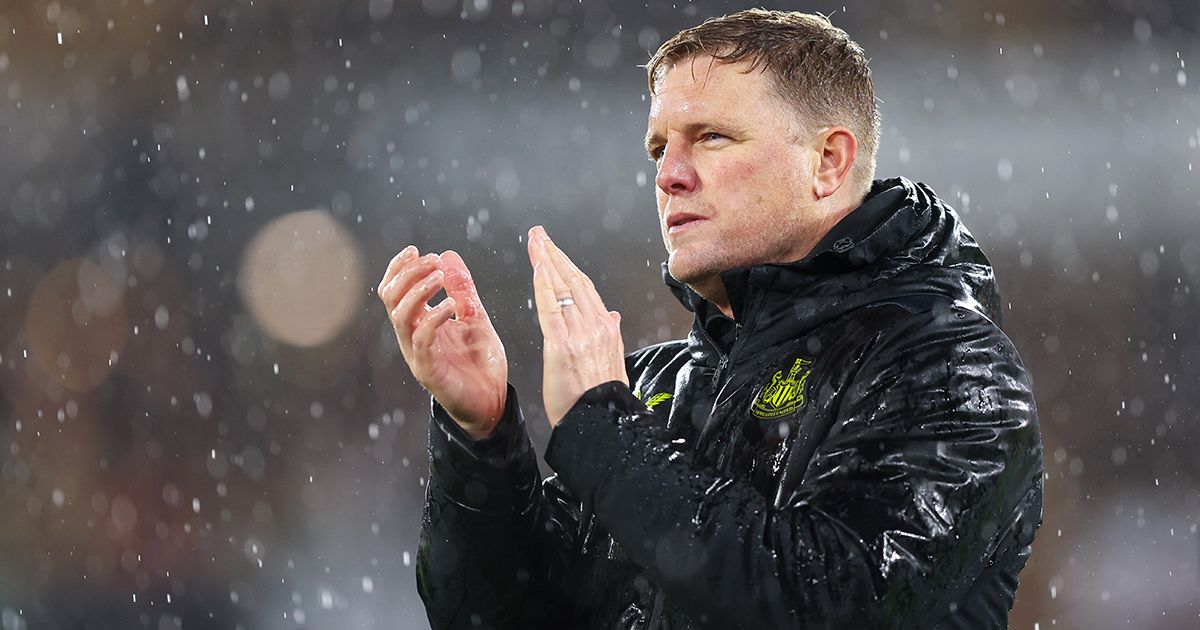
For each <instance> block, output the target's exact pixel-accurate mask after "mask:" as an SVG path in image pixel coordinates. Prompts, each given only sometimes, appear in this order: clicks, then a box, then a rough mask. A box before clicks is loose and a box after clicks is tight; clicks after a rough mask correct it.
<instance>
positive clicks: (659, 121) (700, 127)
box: [646, 55, 829, 287]
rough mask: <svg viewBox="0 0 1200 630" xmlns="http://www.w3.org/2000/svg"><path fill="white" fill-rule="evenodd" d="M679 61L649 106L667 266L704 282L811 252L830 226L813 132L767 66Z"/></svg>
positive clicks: (684, 277)
mask: <svg viewBox="0 0 1200 630" xmlns="http://www.w3.org/2000/svg"><path fill="white" fill-rule="evenodd" d="M748 68H749V64H748V63H746V62H740V63H736V64H729V63H723V62H720V61H716V60H714V59H713V58H712V57H711V56H708V55H699V56H697V57H694V58H692V59H686V60H683V61H680V62H676V63H675V65H674V66H672V67H670V68H669V69H668V70H667V72H666V75H665V76H663V78H662V79H661V80H660V82H659V85H658V86H657V90H656V91H657V93H656V95H655V97H654V99H653V100H652V101H651V104H650V119H649V122H648V125H647V126H648V129H647V134H646V135H647V150H648V152H649V153H650V156H651V158H652V159H654V160H655V163H656V165H657V167H658V176H657V177H656V178H655V184H656V190H655V193H656V197H657V201H658V220H659V225H660V227H661V229H662V236H663V243H664V244H665V245H666V247H667V253H668V270H669V271H670V272H671V275H672V276H674V277H675V278H676V279H677V280H679V281H681V282H684V283H687V284H689V285H692V286H693V287H696V286H697V285H704V284H706V283H711V282H714V281H715V280H714V279H716V278H717V277H718V276H717V274H720V273H721V272H723V271H727V270H729V269H736V268H739V267H747V266H750V265H754V264H761V263H767V262H791V261H794V260H798V259H800V258H802V257H803V256H804V255H805V254H807V253H808V251H809V250H810V249H811V248H812V246H813V245H815V244H816V242H817V241H818V240H819V239H820V238H821V236H823V235H824V233H825V231H826V230H828V227H829V226H828V225H825V223H826V222H827V221H826V218H825V217H822V216H820V215H819V214H818V213H817V212H816V208H815V207H814V206H815V204H816V198H815V197H814V195H813V188H812V182H813V169H814V167H815V166H816V160H818V159H819V156H818V154H817V153H816V151H814V150H813V149H812V148H811V147H810V146H809V141H810V138H809V137H808V136H807V135H805V134H804V132H803V131H802V125H801V124H800V122H799V120H798V116H797V114H795V113H794V110H792V109H791V108H790V107H789V106H788V105H786V104H785V103H784V101H783V99H782V98H781V97H780V96H778V95H777V93H776V92H775V90H774V88H773V87H772V86H771V85H770V79H769V78H768V76H767V75H766V74H764V73H763V72H761V69H756V70H754V71H753V72H749V73H747V72H745V70H746V69H748Z"/></svg>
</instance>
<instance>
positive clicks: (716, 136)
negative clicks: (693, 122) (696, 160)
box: [700, 131, 727, 142]
mask: <svg viewBox="0 0 1200 630" xmlns="http://www.w3.org/2000/svg"><path fill="white" fill-rule="evenodd" d="M726 137H727V136H725V135H724V134H720V133H717V132H715V131H708V132H705V133H704V135H702V136H700V139H701V140H703V141H706V142H707V141H710V140H723V139H725V138H726Z"/></svg>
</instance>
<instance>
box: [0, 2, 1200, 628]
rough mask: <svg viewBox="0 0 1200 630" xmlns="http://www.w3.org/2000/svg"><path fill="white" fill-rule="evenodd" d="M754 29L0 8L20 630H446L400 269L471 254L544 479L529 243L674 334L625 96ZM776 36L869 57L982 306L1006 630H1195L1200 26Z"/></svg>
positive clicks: (133, 7)
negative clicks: (1020, 495) (986, 293)
mask: <svg viewBox="0 0 1200 630" xmlns="http://www.w3.org/2000/svg"><path fill="white" fill-rule="evenodd" d="M746 6H750V5H740V4H734V3H725V2H716V1H702V2H675V3H670V2H661V3H660V2H653V3H644V4H643V3H635V2H629V3H612V2H610V3H605V2H597V1H593V0H582V1H576V0H570V1H562V2H551V1H550V0H524V1H516V0H466V2H465V3H464V2H460V0H370V1H369V2H368V1H363V0H354V1H351V2H346V3H335V2H325V1H317V0H303V1H298V0H254V1H253V2H250V1H249V0H238V1H237V2H217V1H215V0H203V1H193V2H188V3H183V2H172V1H168V0H124V1H118V0H110V1H94V0H92V1H85V0H78V1H68V0H54V1H46V0H22V1H18V0H10V1H6V2H5V3H4V4H3V5H0V452H2V453H3V454H2V455H0V462H2V475H0V506H2V507H0V627H2V628H3V629H4V630H9V629H13V628H26V627H27V628H53V627H95V628H100V627H119V628H132V627H149V628H174V627H179V626H181V625H182V626H183V627H187V628H209V627H212V628H237V627H242V628H295V627H311V628H396V627H399V628H425V627H427V625H426V621H425V618H424V612H423V609H422V607H421V604H420V601H419V599H418V597H417V594H416V590H415V583H414V566H413V560H414V556H415V552H416V540H417V529H418V527H419V522H420V509H421V502H422V496H423V492H424V475H425V474H426V472H427V464H426V459H425V458H426V455H425V433H426V426H427V425H426V422H427V404H428V402H427V398H426V397H425V395H424V394H423V393H422V391H421V389H420V387H419V386H418V385H417V384H416V383H415V382H414V381H413V379H412V378H411V377H410V375H409V374H408V371H407V368H406V367H405V366H404V364H403V361H402V360H401V357H400V356H399V354H398V351H397V347H396V342H395V339H394V337H393V335H392V332H391V330H390V327H389V326H388V323H387V320H386V314H385V312H384V309H383V307H382V306H381V305H380V303H379V302H378V300H377V298H376V297H375V295H374V287H375V285H376V283H377V282H378V280H379V278H380V276H381V275H382V274H383V271H384V268H385V266H386V263H387V261H388V260H389V259H390V257H391V256H392V255H393V254H394V253H395V252H396V251H398V250H399V249H400V248H402V247H403V246H404V245H406V244H408V243H415V244H417V245H418V246H419V247H421V248H422V250H423V251H424V250H437V251H441V250H442V249H446V248H454V249H456V250H458V251H460V252H461V253H462V254H463V256H464V257H465V258H466V260H467V262H468V264H469V265H471V266H472V268H473V270H474V272H475V276H476V279H477V281H478V283H479V285H480V287H481V292H482V294H483V299H484V302H485V304H486V305H487V306H488V308H489V309H490V310H491V312H492V315H493V317H494V320H495V323H496V327H497V329H498V330H499V331H500V333H501V335H502V336H503V338H504V339H505V340H506V343H507V349H508V354H509V358H510V361H511V368H512V369H511V373H512V380H513V382H514V384H515V385H516V386H517V388H518V390H519V391H520V392H521V394H522V401H523V405H524V408H525V412H526V415H527V417H528V419H529V424H530V426H531V429H532V430H533V438H534V441H535V443H536V445H537V448H538V450H539V452H540V451H541V450H542V449H544V446H545V443H546V440H547V438H548V425H547V424H546V422H545V418H544V415H543V414H542V413H541V410H540V408H539V406H538V402H539V389H538V386H539V384H540V370H541V365H540V335H539V334H538V332H537V326H536V320H535V318H534V314H533V312H532V311H531V310H530V308H529V300H530V298H531V297H532V295H531V290H530V272H529V268H528V263H527V261H526V258H525V253H524V251H525V250H524V245H523V243H522V242H521V238H522V236H523V235H524V233H525V231H526V230H527V229H528V228H529V227H530V226H531V225H533V224H536V223H542V224H545V225H546V226H547V228H548V230H549V232H550V234H551V235H552V236H554V237H555V238H556V240H557V241H558V242H559V243H560V244H561V245H562V246H563V247H564V248H565V249H566V250H567V251H568V253H569V254H571V255H572V256H574V257H575V259H576V260H577V261H578V262H579V263H580V264H581V266H582V267H583V268H584V270H585V271H587V272H588V273H589V274H591V276H592V277H593V279H594V280H595V281H596V283H597V285H598V287H599V289H600V291H601V293H602V295H603V296H604V298H605V299H606V300H607V302H608V304H609V306H610V307H611V308H615V309H617V310H620V311H621V312H622V313H623V315H624V317H623V323H624V326H623V330H624V334H625V339H626V345H627V346H628V347H630V348H634V347H638V346H640V345H643V344H646V343H650V342H656V341H660V340H664V339H669V338H674V337H678V336H681V335H683V334H684V333H685V331H686V329H687V325H688V321H689V319H688V317H687V315H688V314H687V313H686V312H685V311H684V310H683V309H682V308H681V307H680V306H679V305H678V304H677V303H676V302H675V301H674V299H673V298H672V297H671V295H670V293H669V292H668V291H667V289H666V288H665V287H663V286H662V284H661V281H660V278H659V263H660V261H661V259H662V258H663V257H664V250H663V246H662V243H661V239H660V237H659V232H658V227H657V222H656V218H655V211H654V201H653V190H652V187H653V165H652V164H651V163H649V162H647V161H646V159H645V156H644V153H643V150H642V148H641V137H642V135H643V133H644V130H645V116H646V110H647V101H646V97H645V77H644V73H643V71H642V69H641V68H639V67H638V66H639V65H640V64H642V63H644V62H645V61H646V60H647V59H648V57H649V54H650V52H652V51H653V50H654V49H655V48H657V46H658V44H659V43H661V41H662V40H663V39H665V38H666V37H668V36H670V35H671V34H673V33H674V32H676V31H677V30H678V29H680V28H683V27H687V26H690V25H693V24H695V23H697V22H699V21H700V20H702V19H703V18H707V17H711V16H715V15H720V14H724V13H728V12H732V11H735V10H738V9H741V8H745V7H746ZM767 6H769V7H778V8H795V9H803V10H809V11H822V12H825V13H832V19H833V21H834V23H835V24H836V25H838V26H841V27H842V28H845V29H846V30H847V31H848V32H849V33H850V35H851V36H852V37H853V38H854V39H855V40H857V41H858V42H859V43H861V44H862V46H863V47H864V48H865V49H866V50H867V53H868V54H869V55H870V56H871V57H872V59H873V61H872V67H873V70H874V76H875V81H876V90H877V95H878V97H879V99H880V101H881V103H880V107H881V111H882V115H883V141H882V144H881V147H880V153H879V170H878V175H879V176H880V177H890V176H895V175H905V176H908V177H910V178H912V179H916V180H920V181H924V182H926V183H928V184H929V185H931V186H932V187H933V188H934V189H935V190H937V191H938V192H939V193H940V194H941V195H942V196H943V197H944V198H946V199H947V200H948V202H949V203H951V204H952V205H953V206H954V207H956V208H957V209H958V210H959V211H960V212H961V213H962V214H963V215H964V217H965V219H966V221H967V224H968V225H969V226H970V227H971V229H972V230H973V231H974V233H975V235H976V237H977V238H978V239H979V240H980V241H981V242H982V244H983V245H984V247H985V249H986V251H987V252H988V253H989V254H990V256H991V259H992V262H993V263H994V264H995V267H996V272H997V275H998V277H999V280H1000V284H1001V288H1002V290H1003V292H1004V299H1005V302H1004V303H1005V319H1004V327H1005V329H1006V330H1007V332H1008V333H1009V335H1010V336H1012V338H1013V339H1014V341H1015V342H1016V344H1017V346H1018V347H1019V348H1020V350H1021V352H1022V356H1023V357H1024V359H1025V361H1026V363H1027V365H1028V367H1029V369H1030V371H1031V372H1032V375H1033V381H1034V385H1035V390H1036V394H1037V399H1038V405H1039V410H1040V413H1041V420H1042V428H1043V432H1044V437H1045V446H1046V473H1047V479H1046V507H1045V522H1044V524H1043V526H1042V528H1041V530H1040V532H1039V535H1038V539H1037V542H1036V544H1035V545H1034V553H1033V558H1032V560H1031V562H1030V564H1029V566H1028V568H1027V569H1026V570H1025V572H1024V573H1023V574H1022V576H1021V587H1020V590H1019V592H1018V598H1017V602H1016V605H1015V608H1014V612H1013V615H1012V626H1013V627H1017V628H1030V627H1033V628H1043V629H1044V628H1051V627H1063V628H1091V627H1116V626H1128V627H1136V628H1191V627H1197V626H1198V625H1200V559H1198V558H1200V542H1198V541H1200V535H1198V532H1197V524H1198V522H1200V516H1198V513H1200V483H1198V481H1197V475H1198V474H1200V465H1198V464H1197V460H1198V455H1200V444H1198V441H1197V439H1198V437H1200V428H1198V426H1197V421H1198V418H1197V408H1198V403H1200V393H1198V391H1197V390H1198V384H1200V368H1198V366H1197V363H1196V360H1195V359H1194V358H1193V357H1196V356H1197V354H1198V353H1200V317H1198V315H1200V309H1198V308H1197V301H1196V295H1195V291H1196V287H1197V285H1198V284H1200V232H1198V230H1197V228H1200V207H1198V206H1200V204H1198V201H1197V199H1196V197H1195V194H1194V191H1193V188H1194V187H1196V185H1197V183H1198V181H1200V180H1198V179H1197V178H1198V173H1197V172H1196V167H1197V166H1200V165H1198V164H1197V163H1198V162H1200V148H1198V143H1200V91H1198V87H1197V86H1198V85H1200V45H1198V44H1197V41H1198V39H1197V30H1198V29H1200V8H1198V7H1197V5H1196V3H1194V2H1184V1H1179V2H1166V1H1150V2H1143V1H1137V2H1135V1H1133V0H1123V1H1118V0H1112V1H1095V2H1081V1H1077V0H1076V1H1066V2H1059V3H1045V2H1035V1H1032V0H1028V1H1019V2H967V1H946V2H934V1H932V0H908V1H905V2H890V3H877V2H866V1H858V2H849V3H845V4H843V3H841V2H809V3H768V4H767Z"/></svg>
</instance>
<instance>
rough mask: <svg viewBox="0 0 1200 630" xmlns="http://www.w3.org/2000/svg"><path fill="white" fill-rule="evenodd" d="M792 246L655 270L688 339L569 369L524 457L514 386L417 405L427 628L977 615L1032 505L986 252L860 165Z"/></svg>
mask: <svg viewBox="0 0 1200 630" xmlns="http://www.w3.org/2000/svg"><path fill="white" fill-rule="evenodd" d="M813 251H814V253H813V254H812V255H810V256H808V257H806V258H805V259H803V260H800V261H798V262H794V263H790V264H767V265H761V266H755V267H752V268H746V269H737V270H732V271H729V272H726V273H724V274H722V278H723V280H724V281H725V285H726V287H727V291H728V294H729V297H730V300H731V306H732V308H733V313H734V319H733V320H730V319H729V318H726V317H724V316H723V315H721V314H720V313H719V311H718V310H717V309H716V308H715V307H714V306H713V305H711V304H709V303H707V302H706V301H704V300H703V299H702V298H700V297H699V296H698V295H697V294H695V293H694V292H692V291H691V290H690V289H688V288H687V287H685V286H682V285H680V284H679V283H677V282H675V281H674V280H673V279H671V278H670V276H669V275H668V274H667V273H666V272H665V268H664V274H663V275H664V277H665V279H666V281H667V283H668V285H669V286H670V287H671V289H672V290H673V292H674V293H675V294H676V296H677V297H678V298H679V299H680V301H681V302H682V303H683V304H684V305H685V306H686V307H687V308H689V309H690V310H692V311H693V312H694V313H695V316H696V317H695V323H694V325H693V327H692V330H691V333H690V334H689V335H688V338H687V339H686V340H680V341H671V342H666V343H661V344H658V345H654V346H650V347H647V348H643V349H640V350H638V351H636V352H633V353H631V354H629V356H628V357H627V366H628V372H629V376H630V381H631V383H632V387H626V386H625V385H624V384H623V383H619V382H610V383H606V384H604V385H600V386H598V387H595V388H593V389H592V390H590V391H588V392H587V393H586V394H585V395H584V396H583V397H582V398H581V399H580V400H579V402H578V403H577V404H576V405H575V406H574V408H572V409H571V411H570V412H569V413H568V414H567V416H566V417H565V418H563V420H562V422H561V423H560V424H559V425H558V426H557V427H556V428H555V429H554V431H553V433H552V434H551V438H550V443H549V446H548V448H547V450H546V455H545V458H546V462H547V463H548V464H549V465H550V466H551V467H552V468H553V469H554V471H556V472H557V475H555V476H551V477H549V478H548V479H545V480H542V479H541V478H540V475H539V472H538V467H537V465H536V461H535V459H534V451H533V450H532V447H531V445H530V441H529V438H528V435H527V433H526V430H525V426H524V421H523V419H522V416H521V412H520V408H519V405H518V402H517V396H516V392H515V391H513V389H512V388H511V387H510V388H509V397H508V400H509V406H508V409H507V410H506V412H505V416H504V419H503V420H502V421H501V423H500V425H499V427H498V429H497V431H496V433H495V434H494V435H493V436H491V437H490V438H488V439H487V440H483V441H480V442H472V441H471V439H470V438H469V437H467V436H466V435H465V434H464V433H463V432H462V431H460V430H459V429H458V427H457V426H456V425H455V424H454V422H453V421H452V420H450V419H449V417H448V416H447V415H446V414H445V412H444V410H442V409H441V408H440V406H439V405H438V404H437V403H436V401H434V402H433V404H432V408H433V419H432V422H431V424H430V447H429V452H430V468H431V471H430V479H429V484H428V488H427V497H426V504H425V513H424V521H423V526H422V529H421V540H420V547H419V550H418V554H417V559H418V562H417V579H418V589H419V591H420V594H421V597H422V598H423V600H424V602H425V605H426V610H427V612H428V614H429V619H430V622H431V624H432V626H433V627H434V628H469V627H487V628H653V629H657V628H671V629H678V628H701V627H706V628H707V627H711V628H755V629H759V628H800V627H804V628H809V627H856V628H931V627H945V628H998V627H1004V626H1005V625H1006V623H1007V617H1008V611H1009V608H1010V607H1011V605H1012V601H1013V594H1014V591H1015V589H1016V587H1017V574H1018V573H1019V572H1020V570H1021V568H1022V567H1023V566H1024V565H1025V562H1026V560H1027V559H1028V557H1029V552H1030V543H1031V542H1032V541H1033V535H1034V531H1035V530H1036V529H1037V527H1038V525H1039V524H1040V522H1041V509H1042V445H1041V437H1040V434H1039V431H1038V422H1037V413H1036V410H1035V408H1034V401H1033V395H1032V393H1031V391H1030V384H1029V378H1028V376H1027V374H1026V371H1025V369H1024V367H1023V366H1022V364H1021V361H1020V359H1019V357H1018V356H1017V351H1016V349H1015V348H1014V347H1013V344H1012V342H1011V341H1009V339H1008V337H1006V336H1005V334H1004V333H1003V332H1002V331H1001V330H1000V328H999V316H1000V305H999V297H998V293H997V290H996V284H995V280H994V277H993V274H992V269H991V266H990V265H989V263H988V261H987V258H986V257H985V256H984V254H983V252H982V251H980V249H979V247H978V245H977V244H976V242H975V240H974V239H973V238H972V237H971V235H970V234H969V233H968V232H967V230H966V228H965V227H964V226H963V224H962V222H961V219H960V218H959V216H958V215H957V214H956V213H955V212H954V211H953V210H952V209H951V208H949V207H948V206H946V205H945V204H944V203H942V202H941V201H939V200H938V199H937V198H936V197H935V195H934V193H933V191H931V190H930V189H929V188H928V187H926V186H924V185H923V184H918V183H913V182H911V181H909V180H907V179H904V178H898V179H892V180H886V181H876V182H875V183H874V186H873V187H872V189H871V192H870V193H869V195H868V197H867V199H866V200H865V201H864V203H863V204H862V205H861V206H860V207H859V208H857V209H856V210H855V211H853V212H852V213H850V214H849V215H848V216H847V217H846V219H844V220H843V221H842V222H841V223H839V224H838V225H837V226H836V227H835V228H834V229H833V230H832V231H831V233H830V234H829V235H828V236H827V237H826V238H825V239H824V240H823V241H822V243H821V244H820V245H818V247H817V248H815V249H814V250H813Z"/></svg>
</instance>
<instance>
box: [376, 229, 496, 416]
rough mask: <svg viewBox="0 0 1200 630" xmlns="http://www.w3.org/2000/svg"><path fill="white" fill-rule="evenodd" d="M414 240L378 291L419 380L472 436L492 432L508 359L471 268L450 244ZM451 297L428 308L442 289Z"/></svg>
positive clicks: (392, 265)
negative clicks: (423, 247)
mask: <svg viewBox="0 0 1200 630" xmlns="http://www.w3.org/2000/svg"><path fill="white" fill-rule="evenodd" d="M417 254H418V252H417V248H416V247H414V246H411V245H410V246H408V247H406V248H405V249H404V250H403V251H401V252H400V253H399V254H397V255H396V257H395V258H393V259H392V261H391V263H389V264H388V268H387V272H386V273H384V274H383V280H382V281H380V283H379V287H378V289H377V292H378V294H379V299H380V300H382V301H383V304H384V306H386V307H387V310H388V317H389V319H391V321H392V327H393V328H394V329H395V331H396V341H398V342H399V343H400V352H401V354H403V355H404V360H405V361H406V362H407V363H408V367H409V369H410V370H412V373H413V376H414V377H416V379H417V381H418V382H420V383H421V385H422V386H423V387H424V388H425V389H426V390H428V391H429V393H430V394H433V397H434V398H435V399H437V401H438V402H439V403H441V405H442V407H443V408H444V409H445V410H446V412H447V413H449V414H450V417H451V418H453V419H454V421H455V422H457V423H458V425H459V426H460V427H462V429H463V430H464V431H466V432H467V433H468V434H469V435H470V436H471V437H472V438H474V439H476V440H479V439H483V438H485V437H488V436H489V435H491V434H492V431H493V430H494V429H495V428H496V424H497V423H499V422H500V418H501V416H502V415H503V414H504V405H505V403H506V398H507V395H508V359H507V357H506V356H505V354H504V345H503V344H502V343H501V342H500V337H499V336H498V335H497V334H496V329H495V328H493V327H492V322H491V319H489V318H488V314H487V311H485V310H484V309H483V302H481V301H480V300H479V292H478V291H477V290H476V289H475V282H474V281H473V280H472V279H471V272H470V271H468V270H467V265H466V264H465V263H463V259H462V257H460V256H459V255H458V254H457V253H455V252H453V251H450V250H447V251H445V252H443V253H442V254H441V256H438V255H437V254H426V255H424V256H418V255H417ZM443 287H444V288H445V289H446V295H447V297H446V299H445V300H442V302H441V303H439V304H438V305H437V306H434V307H432V308H431V307H430V306H429V300H430V299H431V298H432V297H433V296H434V295H435V294H436V293H437V292H438V291H439V290H441V289H442V288H443Z"/></svg>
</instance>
